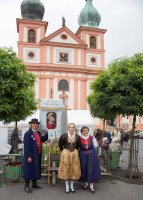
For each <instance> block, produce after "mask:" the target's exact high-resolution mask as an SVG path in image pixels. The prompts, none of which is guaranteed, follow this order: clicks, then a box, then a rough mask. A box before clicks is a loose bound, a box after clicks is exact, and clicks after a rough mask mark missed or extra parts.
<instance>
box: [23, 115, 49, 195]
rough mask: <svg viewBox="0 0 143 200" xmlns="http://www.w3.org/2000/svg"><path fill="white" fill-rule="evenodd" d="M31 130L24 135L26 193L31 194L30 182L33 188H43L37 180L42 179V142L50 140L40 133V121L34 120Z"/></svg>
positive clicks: (31, 122) (46, 135) (31, 123)
mask: <svg viewBox="0 0 143 200" xmlns="http://www.w3.org/2000/svg"><path fill="white" fill-rule="evenodd" d="M29 124H30V129H29V130H28V131H27V132H26V133H25V135H24V167H23V178H24V180H25V187H24V191H25V192H27V193H31V192H32V191H31V189H30V187H29V182H30V181H32V187H33V188H39V189H40V188H41V186H39V185H38V184H37V180H39V179H40V178H41V156H42V142H45V141H46V140H47V139H48V134H47V133H46V134H45V135H44V136H42V134H41V133H40V132H39V131H38V128H39V124H40V122H38V119H36V118H33V119H32V120H31V121H30V122H29Z"/></svg>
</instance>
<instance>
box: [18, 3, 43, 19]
mask: <svg viewBox="0 0 143 200" xmlns="http://www.w3.org/2000/svg"><path fill="white" fill-rule="evenodd" d="M44 12H45V8H44V5H43V3H42V2H41V1H40V0H23V1H22V3H21V16H22V18H25V19H32V20H41V21H42V19H43V16H44Z"/></svg>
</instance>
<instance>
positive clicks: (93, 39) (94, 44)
mask: <svg viewBox="0 0 143 200" xmlns="http://www.w3.org/2000/svg"><path fill="white" fill-rule="evenodd" d="M90 48H92V49H96V37H95V36H91V37H90Z"/></svg>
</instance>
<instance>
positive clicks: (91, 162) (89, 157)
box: [79, 149, 101, 183]
mask: <svg viewBox="0 0 143 200" xmlns="http://www.w3.org/2000/svg"><path fill="white" fill-rule="evenodd" d="M79 157H80V164H81V177H80V181H81V182H88V183H94V182H96V181H98V180H99V179H100V178H101V170H100V162H99V158H98V156H97V155H96V152H95V149H90V150H80V151H79Z"/></svg>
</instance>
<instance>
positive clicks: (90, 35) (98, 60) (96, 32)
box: [76, 0, 106, 68]
mask: <svg viewBox="0 0 143 200" xmlns="http://www.w3.org/2000/svg"><path fill="white" fill-rule="evenodd" d="M85 1H86V4H85V7H84V8H83V9H82V10H81V12H80V15H79V17H78V23H79V25H80V27H79V29H78V30H77V32H76V35H77V36H78V37H80V38H81V39H82V40H83V41H84V42H85V43H86V44H87V49H86V57H85V59H86V64H87V65H88V66H90V67H94V68H96V67H97V68H105V62H104V61H105V58H104V53H105V50H104V34H105V32H106V30H105V29H100V28H99V24H100V21H101V16H100V14H99V13H98V11H97V10H96V8H95V7H94V6H93V4H92V0H85Z"/></svg>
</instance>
